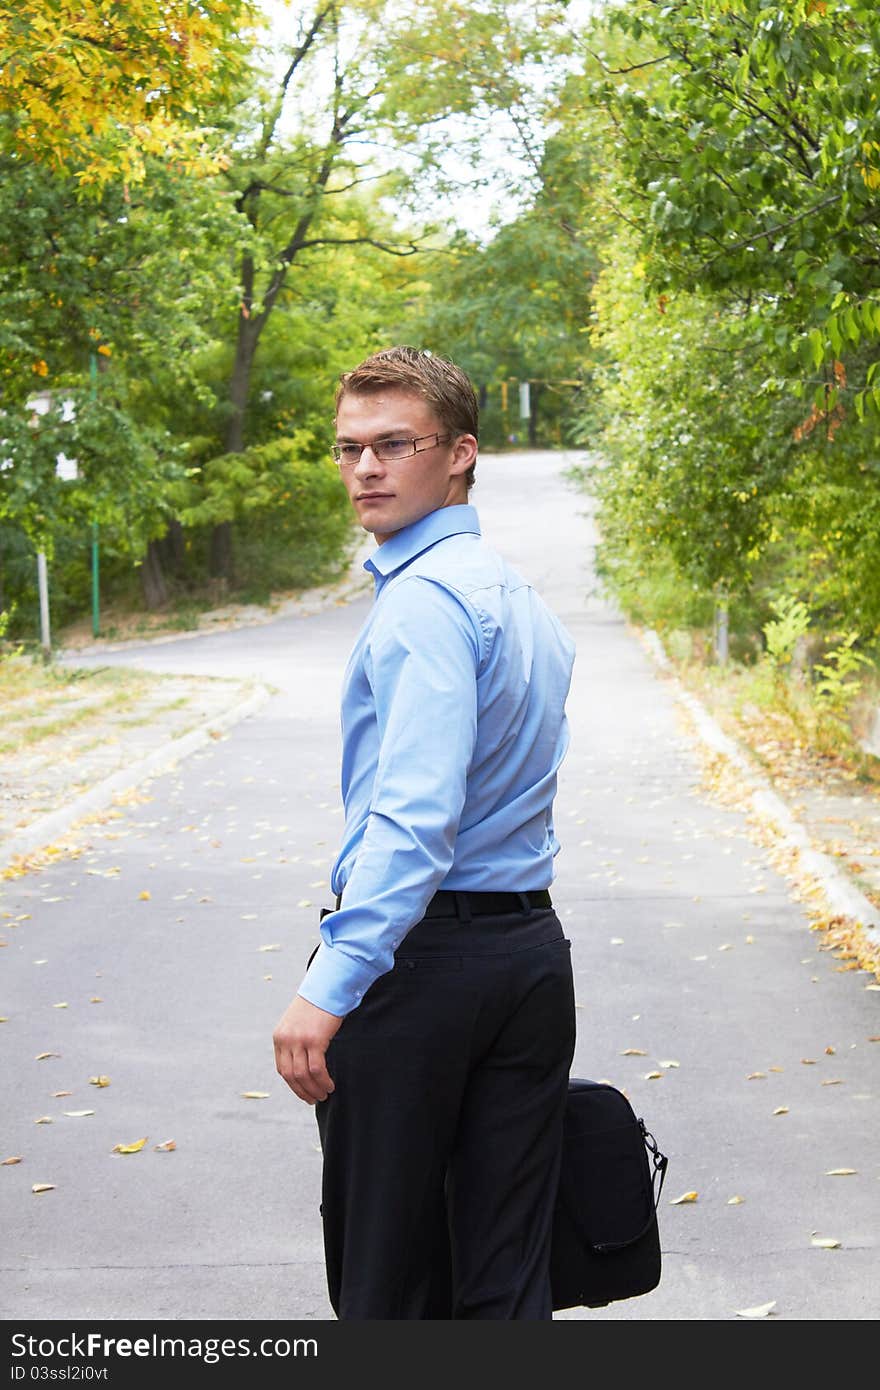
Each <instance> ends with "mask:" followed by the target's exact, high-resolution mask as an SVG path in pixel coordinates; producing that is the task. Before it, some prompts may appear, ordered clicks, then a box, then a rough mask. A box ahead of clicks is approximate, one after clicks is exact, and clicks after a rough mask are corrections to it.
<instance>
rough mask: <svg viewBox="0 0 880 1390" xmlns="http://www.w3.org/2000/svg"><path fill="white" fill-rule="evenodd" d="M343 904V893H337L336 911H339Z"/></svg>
mask: <svg viewBox="0 0 880 1390" xmlns="http://www.w3.org/2000/svg"><path fill="white" fill-rule="evenodd" d="M341 906H342V894H341V893H337V894H336V911H337V912H338V911H339V909H340V908H341Z"/></svg>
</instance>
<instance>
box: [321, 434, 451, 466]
mask: <svg viewBox="0 0 880 1390" xmlns="http://www.w3.org/2000/svg"><path fill="white" fill-rule="evenodd" d="M451 438H452V435H451V434H420V435H418V436H417V437H416V438H415V439H412V438H404V437H401V438H397V437H396V436H394V437H392V438H390V439H372V440H370V441H369V443H367V444H350V443H345V444H333V445H331V448H330V452H331V453H332V455H333V457H334V458H335V460H336V462H337V463H338V464H339V466H340V468H353V467H354V466H355V464H357V463H360V461H361V454H362V453H363V452H364V449H369V450H370V451H371V453H372V454H373V455H374V457H375V458H377V459H378V460H379V462H380V463H396V462H397V460H398V459H408V458H412V456H413V454H424V453H426V452H427V450H428V449H436V447H437V445H438V444H447V443H448V442H449V440H450V439H451ZM426 439H430V440H431V441H432V442H431V443H430V444H425V440H426ZM417 444H425V447H424V448H423V449H417V448H416V445H417Z"/></svg>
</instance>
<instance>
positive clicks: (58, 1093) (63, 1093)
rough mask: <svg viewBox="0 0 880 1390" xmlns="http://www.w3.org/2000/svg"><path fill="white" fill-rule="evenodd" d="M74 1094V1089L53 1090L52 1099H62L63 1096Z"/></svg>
mask: <svg viewBox="0 0 880 1390" xmlns="http://www.w3.org/2000/svg"><path fill="white" fill-rule="evenodd" d="M72 1095H73V1091H53V1092H52V1099H53V1100H60V1099H61V1097H62V1096H72Z"/></svg>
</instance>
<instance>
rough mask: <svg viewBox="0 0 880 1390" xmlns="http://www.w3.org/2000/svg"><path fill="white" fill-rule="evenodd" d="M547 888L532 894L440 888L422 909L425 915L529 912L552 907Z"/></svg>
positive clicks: (458, 915)
mask: <svg viewBox="0 0 880 1390" xmlns="http://www.w3.org/2000/svg"><path fill="white" fill-rule="evenodd" d="M552 906H553V902H552V899H551V897H550V893H549V891H548V889H546V888H539V889H536V890H534V891H533V892H531V893H456V892H454V891H453V889H451V888H441V889H440V891H439V892H438V893H435V894H434V896H433V898H432V899H431V901H430V902H429V903H428V906H427V907H426V908H425V916H426V917H464V918H467V917H468V916H471V917H497V916H501V915H503V914H504V913H505V912H529V911H531V909H532V908H533V907H552Z"/></svg>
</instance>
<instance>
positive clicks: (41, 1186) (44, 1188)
mask: <svg viewBox="0 0 880 1390" xmlns="http://www.w3.org/2000/svg"><path fill="white" fill-rule="evenodd" d="M54 1191H55V1184H54V1182H35V1183H34V1185H33V1187H32V1188H31V1192H54Z"/></svg>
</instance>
